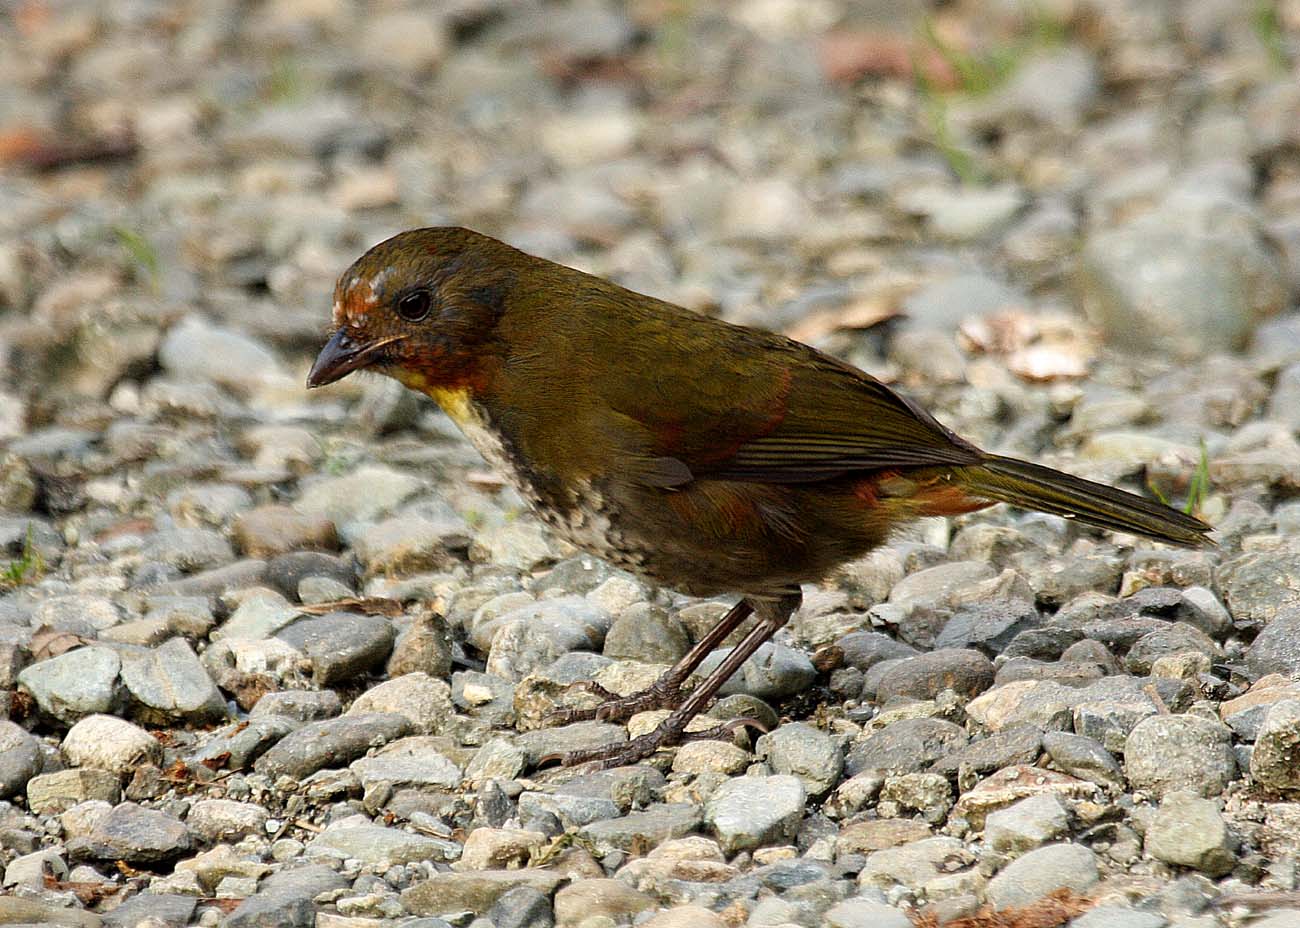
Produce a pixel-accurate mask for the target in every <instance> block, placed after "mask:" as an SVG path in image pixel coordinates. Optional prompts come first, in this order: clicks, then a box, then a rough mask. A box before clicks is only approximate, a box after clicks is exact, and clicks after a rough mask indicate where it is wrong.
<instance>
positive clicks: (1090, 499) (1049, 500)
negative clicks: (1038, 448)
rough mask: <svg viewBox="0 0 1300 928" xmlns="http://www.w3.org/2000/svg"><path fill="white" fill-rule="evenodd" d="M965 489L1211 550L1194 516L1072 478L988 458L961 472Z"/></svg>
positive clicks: (1038, 467) (1013, 461) (1202, 525)
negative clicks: (1206, 547)
mask: <svg viewBox="0 0 1300 928" xmlns="http://www.w3.org/2000/svg"><path fill="white" fill-rule="evenodd" d="M962 485H963V489H964V490H965V491H966V492H967V493H969V494H970V495H972V496H976V497H982V498H985V499H989V500H996V501H997V502H1000V503H1010V504H1011V505H1013V506H1021V507H1023V508H1025V509H1036V510H1038V511H1040V512H1048V513H1051V514H1053V515H1057V516H1062V517H1064V518H1066V519H1077V520H1079V521H1080V522H1087V523H1088V524H1089V525H1096V526H1099V527H1101V528H1108V529H1112V530H1114V531H1120V532H1134V533H1136V534H1138V535H1146V536H1147V537H1149V538H1155V539H1157V540H1159V541H1166V542H1169V543H1170V544H1175V545H1184V546H1186V547H1191V548H1197V547H1203V546H1206V545H1212V544H1213V542H1212V541H1211V540H1210V539H1209V538H1207V537H1206V534H1207V533H1208V532H1210V531H1213V529H1212V528H1211V527H1210V526H1209V525H1206V524H1205V523H1204V522H1202V521H1201V520H1200V519H1197V518H1195V517H1193V516H1190V515H1187V514H1186V513H1183V512H1179V511H1178V510H1177V509H1171V508H1170V507H1168V506H1165V505H1163V504H1161V503H1156V502H1152V501H1151V500H1148V499H1143V498H1142V497H1141V496H1136V495H1134V494H1132V493H1126V492H1125V491H1123V490H1117V489H1115V488H1114V487H1108V486H1106V485H1105V484H1101V483H1094V482H1093V481H1091V480H1084V479H1083V478H1082V477H1075V476H1073V475H1071V474H1066V473H1062V472H1061V471H1059V470H1053V469H1052V468H1050V467H1044V466H1043V465H1041V464H1033V463H1030V462H1029V461H1021V460H1018V459H1016V458H1006V457H1001V456H998V455H990V456H989V457H988V458H986V459H985V460H984V461H982V462H981V463H980V464H976V465H971V466H968V467H964V468H962Z"/></svg>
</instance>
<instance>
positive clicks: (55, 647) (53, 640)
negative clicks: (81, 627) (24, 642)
mask: <svg viewBox="0 0 1300 928" xmlns="http://www.w3.org/2000/svg"><path fill="white" fill-rule="evenodd" d="M90 643H91V642H90V639H88V638H82V637H81V636H80V635H74V634H72V632H61V631H58V630H56V629H53V628H50V627H49V626H48V625H42V626H41V627H40V628H38V629H37V630H36V632H35V634H33V635H32V640H31V643H30V644H29V645H28V646H27V647H28V649H29V650H30V651H31V652H32V660H33V661H43V660H48V659H49V658H51V657H58V656H59V655H60V654H67V653H68V652H69V651H71V650H73V649H74V648H80V647H81V646H83V645H87V644H90Z"/></svg>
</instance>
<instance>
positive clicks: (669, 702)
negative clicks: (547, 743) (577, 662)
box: [546, 680, 683, 727]
mask: <svg viewBox="0 0 1300 928" xmlns="http://www.w3.org/2000/svg"><path fill="white" fill-rule="evenodd" d="M575 691H577V692H587V693H591V694H592V695H594V696H599V697H600V698H601V699H603V700H604V702H602V703H601V704H600V705H599V706H594V707H592V708H590V709H556V710H555V711H554V712H552V713H551V714H550V715H548V716H547V717H546V723H547V726H548V727H553V726H558V725H571V724H573V723H574V722H591V721H599V722H625V721H627V720H628V719H630V718H631V717H632V716H634V715H636V714H637V713H638V712H645V711H647V710H649V709H676V708H677V707H678V706H679V705H680V704H681V701H682V699H683V693H682V692H681V690H680V689H669V688H668V687H663V686H660V685H659V684H658V683H653V684H651V685H650V686H649V687H647V688H646V689H644V690H641V691H640V692H637V693H632V694H631V695H630V696H619V695H618V694H617V693H613V692H610V691H609V690H607V689H605V687H603V686H601V685H600V684H599V683H597V682H595V681H594V680H579V681H578V682H577V683H574V684H572V685H570V686H569V688H568V689H567V690H566V691H565V692H566V693H572V692H575Z"/></svg>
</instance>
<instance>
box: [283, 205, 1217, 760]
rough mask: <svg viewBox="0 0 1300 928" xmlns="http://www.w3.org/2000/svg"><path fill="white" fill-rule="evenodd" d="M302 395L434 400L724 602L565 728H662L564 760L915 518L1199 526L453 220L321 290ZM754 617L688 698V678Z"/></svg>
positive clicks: (618, 537) (678, 692)
mask: <svg viewBox="0 0 1300 928" xmlns="http://www.w3.org/2000/svg"><path fill="white" fill-rule="evenodd" d="M332 327H333V334H332V335H331V336H330V337H329V339H328V341H327V342H326V343H325V345H324V347H323V348H322V349H321V351H320V353H319V356H318V357H317V358H316V361H315V363H314V365H313V366H312V368H311V371H310V373H309V375H308V377H307V386H308V388H315V387H320V386H323V385H325V384H329V383H333V382H334V381H337V380H339V379H340V378H342V377H345V376H347V375H348V374H350V373H352V372H354V371H360V370H365V371H372V372H377V373H379V374H383V375H386V376H388V377H391V378H394V379H396V380H398V381H399V382H401V383H402V384H404V385H405V386H406V387H408V388H410V389H411V390H414V391H417V392H419V393H423V394H425V395H427V396H429V397H431V398H432V399H433V400H434V401H435V402H436V403H437V404H438V405H439V406H440V407H441V408H442V409H443V411H444V412H446V414H447V415H448V416H449V417H450V418H451V419H452V421H453V422H455V424H456V425H457V426H458V427H459V428H460V429H461V431H462V432H463V433H464V435H465V436H466V437H467V438H468V439H469V441H470V443H471V444H473V445H474V447H475V448H476V449H477V451H478V452H479V453H480V454H481V455H482V457H483V458H484V459H485V460H486V461H487V462H488V463H489V464H490V465H492V466H493V467H494V468H495V469H497V470H498V471H499V472H500V473H501V475H502V476H503V477H504V478H505V479H507V480H508V481H509V482H510V483H511V484H512V485H513V486H514V487H515V488H516V489H517V490H518V492H519V493H520V495H521V496H522V497H523V499H524V500H526V501H527V503H528V504H529V505H530V507H531V508H532V509H533V510H534V511H535V512H536V514H537V515H538V516H539V517H540V519H541V520H542V521H543V522H544V523H545V524H546V525H547V526H549V527H550V529H551V530H552V531H553V532H554V533H555V534H557V535H559V536H560V537H561V538H563V539H565V540H566V541H568V542H569V543H571V544H572V545H574V546H576V547H577V548H579V549H581V550H583V551H586V552H588V553H590V554H593V555H595V556H596V557H598V558H601V559H603V560H605V561H607V562H608V563H610V564H612V565H614V566H616V567H619V568H622V569H625V570H628V571H631V572H632V573H634V574H637V575H639V576H641V577H643V578H646V579H647V580H648V581H650V582H651V583H653V584H657V585H660V586H665V587H669V588H672V589H675V590H677V591H679V592H681V593H684V594H686V595H688V596H698V597H713V596H721V595H728V594H729V595H732V596H739V599H738V601H737V602H736V604H735V605H734V606H733V607H731V608H730V610H729V611H728V612H727V613H726V614H725V615H724V616H723V617H722V618H721V619H720V620H719V621H718V623H717V624H716V625H714V626H713V627H712V628H710V629H709V630H708V631H707V633H705V634H704V635H703V636H701V638H700V640H699V641H698V642H696V643H695V645H694V647H692V648H691V649H690V650H689V651H688V652H687V653H686V655H685V656H684V657H682V658H681V660H680V661H678V662H677V663H676V664H675V665H674V666H673V667H672V668H670V669H669V670H668V671H667V672H665V673H664V674H663V675H662V676H661V677H660V678H659V679H658V680H656V682H655V683H654V684H653V685H652V686H650V687H649V688H648V689H646V690H644V691H642V692H640V693H634V694H632V695H630V696H623V697H618V696H615V694H613V693H610V692H608V691H605V690H603V689H602V688H600V687H598V686H595V684H594V683H592V684H590V686H591V687H593V688H594V691H595V692H597V693H598V695H599V696H600V697H601V698H603V699H604V702H603V703H602V704H601V705H600V706H598V707H597V708H595V709H570V710H566V711H564V712H561V713H559V716H558V721H560V722H572V721H578V720H582V719H590V718H601V719H607V720H625V719H627V718H630V717H631V716H632V715H633V714H635V713H637V712H640V711H644V710H648V709H668V710H671V711H670V712H669V714H668V715H667V716H666V718H664V720H663V721H662V722H661V723H660V724H659V725H658V727H657V728H655V729H654V730H653V731H651V732H649V733H647V734H644V735H641V736H639V737H636V738H632V739H629V740H626V741H623V742H619V743H616V744H612V745H604V746H600V747H597V748H592V749H586V750H579V751H571V752H568V753H566V754H563V755H561V756H559V757H558V758H557V759H558V760H559V761H560V762H561V763H562V764H566V765H572V764H582V763H587V762H591V763H594V764H596V765H598V766H604V767H612V766H622V765H627V764H632V763H636V762H638V761H640V760H643V759H645V758H647V757H650V756H651V755H653V754H654V753H655V752H657V751H658V750H659V749H660V748H662V747H667V746H672V745H675V744H679V743H682V742H683V741H686V740H692V739H694V738H698V737H719V736H721V735H722V734H724V733H725V732H724V730H723V729H709V730H706V731H703V732H696V731H691V732H688V731H687V726H688V724H689V723H690V722H691V720H692V719H693V718H694V717H695V716H696V715H698V714H699V713H700V712H702V711H703V710H705V709H706V708H707V707H708V706H709V705H710V704H711V702H712V700H713V699H714V698H715V696H716V695H717V693H718V691H719V689H720V688H721V687H722V686H723V684H724V683H725V682H726V681H727V679H728V678H729V677H731V676H732V674H734V673H735V672H736V671H737V670H738V669H739V668H740V667H741V666H742V665H743V664H744V662H745V661H746V660H748V659H749V658H750V657H752V656H753V655H754V653H755V652H756V651H757V650H758V649H759V648H760V647H761V646H762V645H763V644H764V643H765V642H767V641H768V640H769V639H770V638H772V636H773V635H774V634H775V633H776V632H777V631H778V630H780V629H781V628H782V627H784V626H785V625H786V623H787V622H788V621H789V620H790V617H791V616H792V615H793V614H794V612H795V611H796V610H797V609H798V608H799V605H800V603H801V587H802V585H803V584H807V583H816V582H819V581H822V580H824V579H825V578H826V577H827V575H828V574H829V573H830V572H831V571H832V570H833V569H834V568H836V567H837V566H838V565H840V564H843V563H845V562H848V561H851V560H854V559H856V558H859V557H861V556H863V555H864V554H866V553H867V552H869V551H871V550H872V549H873V548H875V547H877V546H879V545H881V544H884V543H886V542H887V541H888V540H889V538H890V537H891V535H893V534H894V533H895V530H897V529H898V528H900V527H901V526H903V525H906V524H907V523H909V522H911V521H913V520H915V519H918V518H920V517H923V516H953V515H959V514H963V513H969V512H974V511H976V510H980V509H984V508H985V507H988V506H992V505H994V504H997V503H1009V504H1012V505H1015V506H1019V507H1022V508H1025V509H1030V510H1038V511H1041V512H1046V513H1051V514H1054V515H1057V516H1061V517H1064V518H1066V519H1073V520H1076V521H1078V522H1082V523H1087V524H1089V525H1092V526H1096V527H1099V528H1102V529H1110V530H1113V531H1118V532H1126V533H1134V534H1138V535H1143V536H1146V537H1149V538H1152V539H1156V540H1158V541H1162V542H1167V543H1170V544H1174V545H1180V546H1186V547H1198V546H1203V545H1207V544H1212V542H1211V541H1210V540H1209V538H1208V537H1207V536H1208V533H1209V532H1210V531H1211V527H1210V526H1209V525H1207V524H1206V523H1204V522H1202V521H1201V520H1199V519H1197V518H1195V517H1193V516H1192V515H1189V514H1186V513H1183V512H1180V511H1178V510H1176V509H1173V508H1171V507H1169V506H1166V505H1163V504H1162V503H1158V502H1154V501H1152V500H1148V499H1145V498H1143V497H1141V496H1137V495H1135V494H1132V493H1128V492H1125V491H1122V490H1119V489H1115V488H1113V487H1110V486H1107V485H1105V484H1100V483H1095V482H1092V481H1089V480H1085V479H1082V478H1080V477H1076V476H1072V475H1070V474H1067V473H1064V472H1062V471H1058V470H1054V469H1052V468H1049V467H1045V466H1043V465H1040V464H1036V463H1033V462H1030V461H1024V460H1019V459H1016V458H1012V457H1006V456H1002V455H998V454H991V453H988V452H985V451H983V450H981V449H980V448H978V447H976V446H975V445H974V444H972V443H971V442H969V441H967V440H965V439H964V438H961V437H960V436H958V435H957V434H955V433H954V432H953V431H952V430H950V429H949V428H947V427H946V426H944V425H942V424H941V423H940V422H939V421H938V420H937V419H935V417H934V416H932V415H930V414H929V413H928V412H926V411H925V410H924V409H922V408H921V407H920V406H918V405H917V404H916V403H915V402H913V401H911V400H909V399H907V398H905V397H904V396H903V395H901V394H900V393H898V392H895V391H894V390H893V389H891V388H890V387H889V386H887V385H886V384H884V383H882V382H881V381H880V380H878V379H876V378H875V377H872V376H871V375H869V374H867V373H865V372H863V371H861V370H859V369H857V368H855V367H853V366H852V365H850V364H847V363H845V362H844V361H841V360H838V359H836V358H834V357H832V356H830V355H828V354H825V353H823V352H821V351H818V350H816V349H814V348H812V347H810V346H808V345H805V344H802V343H800V342H797V341H794V340H792V339H790V338H787V337H785V336H783V335H780V334H777V333H775V332H770V331H765V330H760V329H755V328H749V327H744V326H739V325H734V324H731V323H728V322H725V321H723V320H719V319H716V318H713V317H710V316H707V315H704V314H701V313H697V312H694V311H692V310H689V309H686V308H683V307H680V306H676V305H673V304H671V303H668V302H665V301H663V300H659V299H656V298H654V297H651V296H647V295H644V294H640V293H635V292H633V291H631V290H627V289H625V288H623V287H620V286H618V285H617V284H614V283H612V282H610V281H608V280H604V279H602V278H600V277H596V276H593V275H590V274H586V273H583V272H582V271H579V270H576V269H574V268H570V267H566V266H563V265H561V264H557V263H554V262H551V261H548V260H546V259H544V258H539V257H535V256H533V255H529V254H526V253H525V252H522V251H519V250H517V249H515V248H513V247H511V246H510V245H507V244H505V243H504V242H501V241H498V240H496V239H494V238H491V237H489V236H486V235H483V234H480V233H477V232H474V231H472V230H469V229H465V228H459V227H435V228H422V229H414V230H410V231H405V232H401V233H399V234H397V235H394V236H393V237H391V238H389V239H387V240H386V241H383V242H380V243H379V244H377V245H375V246H374V247H372V248H371V249H369V250H368V251H366V252H365V254H363V255H362V256H361V257H360V258H358V259H357V260H356V261H355V262H354V263H353V264H352V266H351V267H349V268H348V269H347V270H346V271H344V272H343V274H342V275H341V276H340V277H339V279H338V283H337V285H336V286H335V289H334V301H333V321H332ZM751 616H752V617H753V619H754V621H753V623H752V625H751V626H750V627H749V629H748V630H747V631H746V632H745V633H744V635H743V637H741V638H740V641H739V643H738V644H736V645H735V646H734V647H733V648H732V649H731V650H730V652H728V653H727V654H726V655H725V657H724V658H723V659H722V661H721V662H720V663H719V664H717V666H716V667H715V668H714V669H713V670H712V671H711V672H709V673H708V674H706V675H705V676H704V677H703V679H702V680H700V681H699V682H697V684H696V685H695V686H694V687H691V688H687V687H685V686H684V685H685V684H686V683H687V682H688V680H689V678H690V677H691V676H692V674H694V673H695V672H696V670H697V669H698V668H699V667H700V666H701V664H703V662H704V660H705V658H706V657H707V656H708V655H709V654H710V653H711V652H712V651H714V650H715V649H717V648H719V647H720V646H721V645H722V644H723V643H724V642H725V641H726V640H727V639H728V638H729V637H730V636H731V635H732V633H733V632H736V631H737V629H739V628H741V626H742V625H743V623H744V622H745V621H746V620H747V619H749V618H750V617H751Z"/></svg>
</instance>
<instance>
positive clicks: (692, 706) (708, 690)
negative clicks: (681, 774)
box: [559, 590, 801, 768]
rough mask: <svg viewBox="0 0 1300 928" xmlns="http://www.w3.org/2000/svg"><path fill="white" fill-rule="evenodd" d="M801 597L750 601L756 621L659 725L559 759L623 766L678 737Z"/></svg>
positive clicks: (722, 730)
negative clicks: (619, 742) (640, 733)
mask: <svg viewBox="0 0 1300 928" xmlns="http://www.w3.org/2000/svg"><path fill="white" fill-rule="evenodd" d="M800 601H801V597H800V594H799V591H798V590H793V591H791V592H789V593H787V594H786V595H784V596H782V597H780V598H779V599H775V600H757V601H754V602H752V603H751V608H753V609H754V611H756V612H757V613H758V624H757V625H755V626H754V627H753V628H752V629H750V631H749V634H747V635H746V636H745V637H744V638H743V639H741V642H740V644H738V645H736V646H735V647H734V648H732V649H731V653H730V654H728V655H727V656H726V657H725V658H724V659H723V661H722V663H720V664H719V665H718V666H717V667H716V668H715V669H714V671H713V673H711V674H709V675H708V676H707V677H705V678H704V680H703V682H701V683H700V685H699V686H697V687H696V688H695V689H693V690H692V691H691V694H690V695H689V696H687V697H686V699H685V700H684V701H683V702H682V704H681V705H680V706H679V707H678V708H677V709H676V710H675V711H674V712H673V714H672V715H670V716H668V718H666V719H664V720H663V721H662V722H660V723H659V727H658V728H656V729H655V730H654V731H652V732H650V733H649V734H646V735H641V736H640V737H639V738H633V739H632V740H631V741H624V742H622V743H621V744H609V745H604V746H602V747H598V748H591V749H588V750H585V751H570V752H569V753H567V754H563V755H560V757H559V761H560V763H561V764H563V765H564V766H566V767H568V766H572V765H574V764H582V763H586V762H588V761H598V762H599V763H600V766H601V767H602V768H609V767H622V766H624V765H626V764H634V763H636V762H637V761H639V760H641V759H643V758H646V757H649V756H650V755H651V754H653V753H654V752H655V751H657V750H659V749H660V748H661V747H667V746H669V745H672V744H676V743H678V742H679V741H681V740H682V736H683V735H684V734H685V732H686V726H687V725H689V724H690V722H691V719H693V718H695V716H697V715H699V714H700V712H702V711H703V710H704V708H705V707H706V706H708V705H709V703H710V702H712V701H713V697H714V696H716V695H717V693H718V690H720V689H721V688H722V685H723V684H724V683H726V682H727V680H729V679H730V678H731V676H732V674H734V673H735V672H736V671H737V670H739V669H740V667H741V665H743V664H744V663H745V661H747V660H749V659H750V658H751V657H752V656H753V655H754V652H755V651H757V650H758V649H759V648H760V647H762V646H763V644H764V643H765V642H767V641H768V639H770V638H771V637H772V636H773V635H775V634H776V633H777V631H778V630H780V628H781V627H782V626H784V625H785V623H786V622H788V621H789V620H790V616H791V615H792V614H793V613H794V611H795V610H796V609H798V608H799V603H800ZM734 727H735V726H734V725H733V724H728V725H720V726H718V727H717V728H713V729H709V730H708V731H707V732H695V733H692V737H691V740H696V739H697V738H702V737H704V738H707V737H710V736H713V737H718V736H720V735H726V734H730V733H731V732H732V731H733V730H734Z"/></svg>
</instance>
